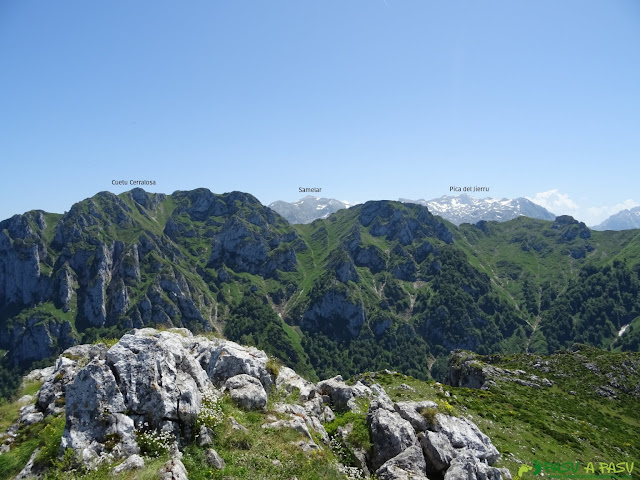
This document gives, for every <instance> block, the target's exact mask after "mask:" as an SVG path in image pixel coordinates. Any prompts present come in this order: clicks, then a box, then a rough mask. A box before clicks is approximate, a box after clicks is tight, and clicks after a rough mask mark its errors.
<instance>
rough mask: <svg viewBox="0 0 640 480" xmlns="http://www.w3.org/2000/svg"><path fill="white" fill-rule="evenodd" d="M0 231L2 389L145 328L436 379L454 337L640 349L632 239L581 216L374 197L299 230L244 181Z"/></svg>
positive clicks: (324, 365)
mask: <svg viewBox="0 0 640 480" xmlns="http://www.w3.org/2000/svg"><path fill="white" fill-rule="evenodd" d="M0 227H1V228H0V272H1V273H2V275H0V348H1V349H3V350H5V351H8V353H7V354H6V355H4V357H3V358H2V361H1V362H0V369H4V370H2V372H4V373H2V372H0V374H2V375H6V376H5V377H3V378H6V379H7V381H6V383H5V384H6V385H7V388H9V387H8V385H15V381H14V380H11V378H12V377H11V372H13V371H14V370H16V369H19V368H27V365H28V364H29V363H30V362H37V361H40V360H42V359H44V358H49V357H51V356H53V355H56V354H57V353H59V352H60V351H62V350H64V349H65V348H67V347H69V346H71V345H73V344H77V343H81V342H85V343H86V342H93V341H97V340H98V339H100V338H105V337H107V338H109V337H114V336H117V335H121V334H122V333H123V332H124V331H126V330H128V329H131V328H141V327H144V326H149V325H151V326H153V325H156V326H157V325H166V326H169V327H186V328H189V329H191V330H193V331H194V332H196V333H198V332H217V333H218V334H224V335H227V336H228V337H229V338H231V339H233V340H235V341H241V342H243V343H248V344H253V345H256V346H258V347H260V348H263V349H268V348H272V350H270V354H278V355H279V356H281V357H283V360H284V361H285V362H287V364H288V365H289V366H292V367H295V368H296V369H297V370H300V371H302V372H306V373H307V374H308V375H310V376H311V377H313V376H314V375H317V377H331V376H334V375H336V374H344V375H354V374H356V373H358V372H361V371H364V370H371V369H384V368H394V369H397V370H400V371H402V372H403V373H406V374H410V375H413V376H415V377H418V378H429V376H430V375H436V376H437V375H438V373H437V372H438V371H439V369H440V368H441V366H442V362H443V361H444V360H443V359H444V358H445V356H446V355H447V354H448V352H449V351H451V350H454V349H457V348H467V349H472V350H476V351H478V352H480V353H492V352H494V353H499V352H503V353H504V352H523V351H531V352H537V353H551V352H553V351H556V350H557V349H559V348H566V347H567V346H568V345H570V344H571V342H573V341H576V340H579V341H582V342H586V343H591V344H594V345H597V346H600V347H604V348H609V347H611V348H623V349H627V350H629V349H638V336H639V333H640V325H638V323H639V322H638V321H637V319H636V318H637V317H638V312H639V311H640V305H638V302H637V298H638V296H639V295H638V291H639V290H638V288H639V287H638V282H639V280H638V265H639V264H640V245H639V243H638V238H636V237H637V235H634V233H633V231H625V232H595V231H591V230H589V229H588V228H587V227H586V226H585V225H584V224H583V223H581V222H578V221H576V220H574V219H572V218H571V217H557V218H556V219H555V220H554V221H553V222H550V221H544V220H536V219H530V218H527V217H519V218H516V219H513V220H510V221H507V222H479V223H477V224H476V225H471V224H462V225H460V226H459V227H456V226H455V225H453V224H451V223H449V222H447V221H446V220H442V219H441V218H440V217H437V216H434V215H432V214H431V212H429V210H428V209H427V208H425V207H423V206H421V205H416V204H403V203H400V202H394V201H372V202H367V203H365V204H361V205H358V206H355V207H352V208H349V209H342V210H340V211H338V212H336V213H334V214H333V215H331V216H330V217H328V218H327V219H320V220H316V221H315V222H313V223H310V224H304V225H290V224H289V223H287V222H286V220H285V219H283V218H282V217H281V216H280V215H278V214H277V213H276V212H274V211H273V210H271V209H269V208H268V207H265V206H263V205H262V204H260V202H259V201H258V200H257V199H255V197H253V196H251V195H249V194H245V193H242V192H230V193H226V194H214V193H212V192H210V191H208V190H206V189H199V190H194V191H187V192H181V191H179V192H175V193H174V194H172V195H163V194H149V193H147V192H144V190H141V189H135V190H132V191H130V192H125V193H123V194H121V195H118V196H116V195H113V194H110V193H104V192H103V193H100V194H98V195H96V196H94V197H92V198H90V199H86V200H83V201H82V202H79V203H78V204H76V205H74V206H73V207H72V208H71V209H70V210H69V212H67V213H66V214H65V215H55V214H47V213H44V212H42V211H34V212H28V213H26V214H24V215H18V216H14V217H12V218H11V219H7V220H5V221H3V222H0ZM534 266H535V268H534ZM586 289H588V290H586ZM604 292H607V293H606V295H605V293H604ZM582 298H590V299H591V300H590V302H589V304H588V305H589V308H586V307H583V306H582V304H581V302H582V300H578V299H582ZM614 299H615V303H614V306H613V307H612V306H611V305H610V303H611V302H612V301H614ZM257 318H259V319H261V320H260V325H261V326H260V328H257V327H256V325H257V323H256V321H255V319H257ZM567 318H570V319H571V323H570V324H569V326H566V319H567ZM563 322H565V323H563ZM625 326H628V327H627V328H626V330H624V332H625V333H624V335H623V336H622V337H619V336H618V332H620V331H621V330H622V328H623V327H625ZM269 345H271V347H269ZM425 359H427V360H426V361H425ZM12 388H14V387H12ZM5 394H6V392H5Z"/></svg>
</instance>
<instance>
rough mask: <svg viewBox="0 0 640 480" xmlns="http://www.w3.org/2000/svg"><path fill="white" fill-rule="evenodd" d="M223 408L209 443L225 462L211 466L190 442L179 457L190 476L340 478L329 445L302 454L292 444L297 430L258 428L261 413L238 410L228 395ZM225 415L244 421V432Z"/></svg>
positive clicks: (200, 478) (194, 479) (250, 479)
mask: <svg viewBox="0 0 640 480" xmlns="http://www.w3.org/2000/svg"><path fill="white" fill-rule="evenodd" d="M223 411H224V413H225V418H226V419H227V420H225V422H224V423H223V424H222V425H220V426H219V427H218V428H216V430H215V437H214V438H215V439H214V445H213V446H212V447H213V448H214V449H215V450H216V451H217V452H218V453H219V454H220V456H221V457H222V458H223V460H224V461H225V463H226V466H225V468H224V469H222V470H219V471H216V470H213V469H212V468H211V467H209V466H208V465H207V464H206V460H205V456H204V451H205V450H204V449H201V448H198V447H197V446H195V445H193V444H192V445H190V446H188V447H187V448H186V449H185V452H184V457H183V459H182V461H183V463H184V464H185V466H186V467H187V470H188V472H189V479H190V480H205V479H206V480H210V479H226V478H235V479H237V480H245V479H246V480H253V479H256V478H260V479H282V478H293V477H294V476H295V477H297V478H299V479H310V480H315V479H318V480H319V479H338V478H339V479H343V478H344V477H343V476H342V475H340V474H339V473H338V472H337V471H336V470H335V468H334V467H333V466H332V465H331V462H332V461H333V460H334V457H333V454H332V453H331V451H330V450H329V449H325V451H324V452H319V453H312V454H306V453H304V452H302V450H301V449H300V448H299V447H297V446H296V445H295V442H296V441H299V440H303V439H304V437H303V436H301V434H299V433H298V432H296V431H294V430H291V429H282V430H274V429H269V428H262V424H263V423H264V422H265V416H266V414H265V413H261V412H247V411H244V410H241V409H239V408H237V407H236V406H234V405H233V404H232V403H231V402H230V400H229V398H228V397H225V398H224V400H223ZM271 414H274V412H271ZM276 415H277V416H281V415H280V414H276ZM229 416H232V417H234V418H235V419H236V420H237V421H238V422H240V423H241V424H242V425H244V426H245V427H246V428H247V429H248V432H243V431H240V430H233V429H232V428H231V423H230V421H229V420H228V417H229ZM317 442H319V440H316V443H317Z"/></svg>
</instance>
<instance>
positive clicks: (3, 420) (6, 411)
mask: <svg viewBox="0 0 640 480" xmlns="http://www.w3.org/2000/svg"><path fill="white" fill-rule="evenodd" d="M41 386H42V382H39V381H35V382H30V383H27V384H23V385H22V386H21V387H20V388H19V390H18V391H17V392H16V394H15V396H14V399H15V400H14V401H12V402H10V401H4V402H0V432H4V431H6V430H7V428H9V427H10V426H11V425H13V423H15V421H16V420H18V417H19V416H20V407H22V406H23V404H19V403H18V402H17V399H19V398H21V397H22V396H24V395H34V394H36V393H37V392H38V390H40V387H41Z"/></svg>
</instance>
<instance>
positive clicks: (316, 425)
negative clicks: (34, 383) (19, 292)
mask: <svg viewBox="0 0 640 480" xmlns="http://www.w3.org/2000/svg"><path fill="white" fill-rule="evenodd" d="M30 376H31V377H33V378H35V377H41V378H43V379H44V383H43V386H42V388H41V389H40V391H39V392H38V394H37V395H36V400H35V403H33V404H30V405H27V406H25V407H23V409H22V413H21V416H20V419H19V420H18V422H17V423H16V425H14V426H13V427H11V429H10V432H9V433H11V432H16V431H18V429H19V428H20V426H24V425H26V424H34V423H38V422H42V421H43V419H44V417H45V415H54V416H55V415H64V416H65V419H66V422H65V427H64V433H63V436H62V440H61V443H60V450H59V451H60V456H61V457H62V456H63V455H64V456H65V458H67V459H69V458H75V459H76V460H77V461H81V463H82V466H80V465H79V464H75V465H76V466H75V467H74V468H75V469H76V471H83V470H82V469H84V471H85V472H86V471H88V470H87V469H92V468H98V467H100V465H102V466H103V467H101V468H104V465H111V466H113V465H115V464H119V466H117V467H115V472H120V471H123V470H125V469H128V468H140V467H141V464H142V465H144V463H145V460H144V459H142V458H141V457H140V455H144V454H145V452H146V454H148V453H149V452H148V450H145V449H148V444H147V443H146V439H148V438H149V436H154V435H155V437H154V438H161V439H162V442H164V443H165V444H166V447H167V448H166V451H165V453H164V454H165V455H167V456H168V458H169V460H168V461H167V464H166V465H165V466H164V467H163V469H161V471H160V472H159V473H158V478H165V476H164V475H165V474H166V473H167V472H172V473H171V474H172V475H173V476H172V477H166V478H174V479H185V478H187V477H188V472H187V470H186V468H185V467H184V465H183V463H182V461H181V458H182V453H181V452H182V451H183V450H185V449H188V450H189V452H191V453H190V455H193V449H194V448H195V446H194V445H198V446H200V447H202V448H203V449H206V448H207V447H210V446H212V445H213V444H216V442H217V444H219V445H223V444H225V439H224V438H220V437H216V439H215V441H214V440H212V435H213V430H210V428H209V427H211V426H212V425H211V423H207V422H208V420H207V419H209V420H211V419H212V417H213V416H216V414H215V413H212V408H213V409H215V406H214V405H213V404H212V399H219V400H220V399H221V400H220V401H223V402H225V401H229V402H231V403H232V404H234V405H236V406H237V407H238V408H240V409H243V410H245V411H254V412H257V413H256V414H257V415H260V416H261V417H260V418H262V425H261V428H262V429H270V430H283V431H290V432H295V433H292V434H291V435H290V434H287V438H296V436H297V438H299V440H294V443H295V445H296V446H297V447H296V448H299V449H300V450H302V451H304V452H309V453H310V452H316V454H320V455H322V456H333V455H334V454H336V453H335V452H333V451H332V446H333V447H334V448H335V447H336V446H337V445H339V444H340V445H342V447H340V448H348V449H351V450H352V458H353V459H354V460H353V462H354V466H350V467H348V466H344V465H343V466H342V468H343V471H348V468H351V469H354V470H356V471H358V472H360V473H359V475H363V474H367V475H368V474H369V473H375V474H376V478H378V479H382V480H401V479H409V478H412V479H425V480H426V479H428V478H444V479H447V480H454V479H459V478H468V479H476V478H477V479H484V478H492V479H501V478H511V477H510V475H509V473H508V471H506V470H505V469H502V470H500V469H498V468H495V467H493V466H492V465H493V464H494V463H495V462H496V461H497V460H498V458H499V456H500V455H499V453H498V451H497V450H496V448H495V447H494V446H493V444H492V443H491V440H490V439H489V438H488V437H487V436H486V435H484V434H483V433H482V432H481V431H480V430H479V429H478V427H477V426H476V425H475V424H474V423H473V422H471V421H470V420H468V419H466V418H464V417H454V416H451V415H447V414H444V413H436V412H437V410H436V409H437V405H436V403H435V402H433V401H426V400H425V401H418V402H393V401H391V399H390V398H389V396H388V395H387V393H386V392H385V390H384V388H383V387H382V386H380V385H379V384H377V383H373V382H370V381H365V382H366V383H362V382H360V381H358V382H356V383H355V384H354V385H348V384H346V383H345V382H344V381H343V379H342V378H341V377H335V378H332V379H329V380H325V381H322V382H319V383H318V384H313V383H311V382H308V381H306V380H304V379H303V378H301V377H299V376H298V375H297V374H296V373H295V372H294V371H292V370H291V369H288V368H286V367H282V368H280V369H274V368H273V367H272V365H271V364H270V360H269V359H268V357H267V356H266V355H265V354H264V352H262V351H260V350H257V349H255V348H249V347H243V346H241V345H238V344H236V343H233V342H229V341H226V340H220V339H215V338H214V339H208V338H205V337H200V336H193V335H192V334H191V333H190V332H189V331H188V330H185V329H175V330H172V331H158V330H153V329H149V328H145V329H140V330H134V331H132V332H130V333H129V334H127V335H125V336H124V337H123V338H122V339H121V340H120V341H119V342H118V343H116V344H115V345H113V346H112V347H111V348H109V349H107V347H106V346H104V345H102V344H100V345H81V346H75V347H72V348H70V349H68V350H66V351H65V352H64V353H63V354H62V355H61V356H60V358H59V359H58V360H57V362H56V364H55V366H54V367H52V368H49V369H46V370H43V371H37V372H33V373H32V374H31V375H30ZM225 399H227V400H225ZM276 399H278V400H276ZM362 409H365V410H364V411H363V410H362ZM349 411H350V412H352V414H353V415H355V417H354V418H356V417H357V416H358V415H361V416H364V418H365V422H366V426H367V427H366V428H367V431H368V434H367V435H368V436H369V438H370V442H371V447H370V448H369V449H366V450H363V449H361V448H359V447H358V446H356V445H353V444H352V438H353V437H352V436H351V435H350V433H349V432H350V431H352V429H353V428H354V426H353V424H348V425H346V426H345V428H341V429H339V430H338V432H337V433H336V434H335V436H334V437H332V438H330V437H329V435H328V433H327V431H326V429H325V427H324V425H325V424H326V423H327V422H331V421H332V420H334V419H335V418H336V414H342V413H344V412H349ZM425 412H427V413H429V414H428V415H427V414H425ZM361 418H362V417H361ZM216 422H218V424H226V423H229V428H230V430H228V431H233V430H234V429H236V430H238V429H240V430H242V429H244V430H245V431H247V432H248V430H247V429H246V427H244V426H242V425H239V424H238V422H237V421H235V420H234V419H231V418H223V417H221V416H218V417H217V418H216ZM207 425H209V426H207ZM217 431H218V434H217V435H219V432H220V431H222V430H217ZM292 435H293V437H292ZM18 438H20V437H18ZM15 441H16V435H12V434H8V435H5V437H4V445H3V447H2V448H3V449H2V451H5V452H6V451H8V450H10V449H11V448H12V444H13V443H14V442H15ZM18 441H19V440H18ZM240 448H246V447H240ZM283 448H284V447H283ZM65 452H66V453H65ZM207 458H210V459H211V462H210V465H216V466H215V468H217V469H224V468H225V462H224V460H222V459H221V458H220V456H219V455H218V454H217V453H216V452H215V450H212V449H209V450H207ZM146 461H148V458H147V460H146ZM230 461H231V462H232V463H233V462H240V463H242V462H243V460H242V456H237V457H233V458H232V459H231V460H230ZM140 462H142V463H140ZM274 465H277V464H275V463H274ZM43 468H45V467H42V466H41V467H40V469H38V467H37V466H36V467H34V464H33V463H32V462H31V463H30V464H29V465H27V466H25V469H24V470H23V471H22V472H21V473H20V475H19V477H20V478H37V477H38V476H40V475H42V474H43V473H44V471H43ZM70 468H71V467H70ZM110 468H111V467H110ZM45 470H46V468H45ZM352 473H353V472H352ZM358 478H362V476H361V477H358Z"/></svg>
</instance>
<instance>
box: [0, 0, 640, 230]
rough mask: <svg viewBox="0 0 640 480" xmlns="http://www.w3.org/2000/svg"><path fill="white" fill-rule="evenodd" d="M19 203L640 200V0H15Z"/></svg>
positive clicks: (3, 11) (588, 215) (3, 19)
mask: <svg viewBox="0 0 640 480" xmlns="http://www.w3.org/2000/svg"><path fill="white" fill-rule="evenodd" d="M0 62H1V63H0V69H1V74H0V161H1V162H2V163H1V166H2V177H1V178H2V183H1V184H0V218H6V217H9V216H11V215H13V214H16V213H22V212H24V211H27V210H30V209H34V208H41V209H44V210H48V211H54V212H63V211H65V210H68V209H69V208H70V206H71V205H72V204H73V203H74V202H75V201H78V200H81V199H83V198H86V197H89V196H92V195H94V194H95V193H97V192H99V191H102V190H110V191H113V192H116V193H120V192H122V191H125V190H126V189H129V188H130V187H117V186H113V185H112V184H111V181H112V180H121V179H125V180H129V179H142V180H144V179H148V180H155V181H156V182H157V186H156V187H154V188H149V190H152V191H159V192H165V193H171V192H173V191H175V190H186V189H191V188H196V187H207V188H209V189H211V190H212V191H214V192H219V193H222V192H226V191H231V190H242V191H247V192H250V193H252V194H254V195H255V196H256V197H258V198H259V199H260V200H261V201H262V202H263V203H265V204H268V203H270V202H272V201H274V200H278V199H281V200H287V201H293V200H297V199H298V198H300V196H301V195H300V194H299V193H298V187H300V186H302V187H322V189H323V190H322V195H323V196H328V197H332V198H338V199H341V200H348V201H351V202H356V201H364V200H369V199H380V198H389V199H397V198H398V197H406V198H426V199H430V198H434V197H439V196H441V195H444V194H448V193H449V187H450V186H453V185H455V186H465V185H478V186H487V187H489V188H490V192H489V194H488V196H492V197H499V198H501V197H518V196H527V197H530V198H534V199H537V200H538V201H539V202H540V203H543V204H544V203H545V202H546V206H548V207H550V208H551V210H552V211H553V212H554V213H557V214H561V213H570V214H574V215H575V216H576V217H577V218H580V219H581V220H584V221H586V222H587V223H588V224H593V223H596V222H598V221H601V220H602V219H604V218H605V217H606V216H608V215H609V214H610V213H614V212H615V211H617V210H620V209H621V208H629V207H631V206H634V205H637V204H638V203H640V193H639V192H638V182H639V178H640V175H639V174H640V87H639V85H640V2H638V1H637V0H620V1H614V0H611V1H601V0H594V1H592V0H577V1H573V0H563V1H560V2H559V1H557V0H535V1H518V2H513V1H490V0H487V1H483V2H477V1H468V2H467V1H464V2H463V1H447V2H443V1H429V0H419V1H409V0H407V1H398V0H386V1H385V0H379V1H378V0H366V1H365V0H349V1H344V0H340V1H322V2H300V1H285V0H273V1H258V0H253V1H243V2H240V1H215V0H206V1H198V0H191V1H189V2H176V1H164V0H153V1H149V0H136V1H134V2H131V1H118V0H112V1H110V2H87V1H86V0H76V1H74V0H68V1H65V2H42V1H33V0H6V1H3V2H0Z"/></svg>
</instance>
